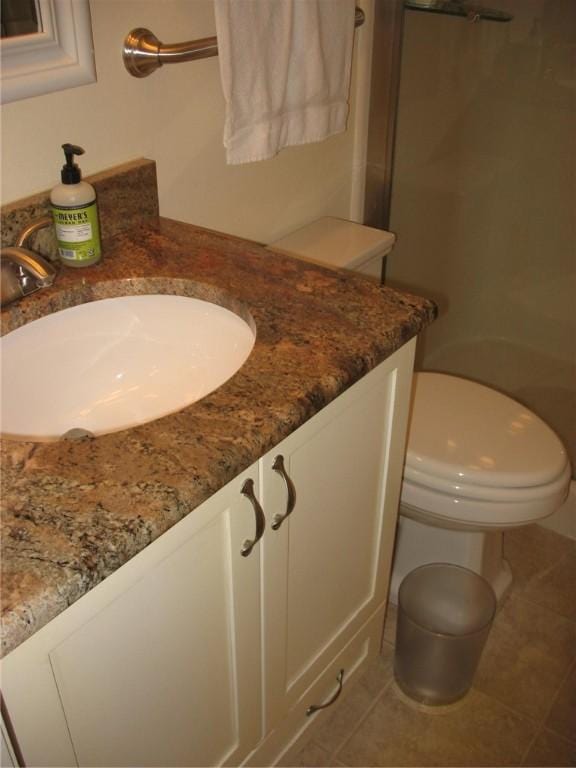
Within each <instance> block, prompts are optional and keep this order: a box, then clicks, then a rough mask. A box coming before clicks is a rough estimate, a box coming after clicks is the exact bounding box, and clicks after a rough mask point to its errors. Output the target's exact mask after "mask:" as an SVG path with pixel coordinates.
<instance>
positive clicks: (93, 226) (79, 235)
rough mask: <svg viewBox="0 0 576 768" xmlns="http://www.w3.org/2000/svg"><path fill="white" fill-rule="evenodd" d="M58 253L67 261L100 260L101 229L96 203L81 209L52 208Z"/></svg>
mask: <svg viewBox="0 0 576 768" xmlns="http://www.w3.org/2000/svg"><path fill="white" fill-rule="evenodd" d="M52 216H53V218H54V225H55V228H56V239H57V241H58V252H59V253H60V257H61V258H62V259H64V260H66V261H75V262H82V261H96V260H97V259H99V258H100V228H99V226H98V210H97V208H96V201H94V202H92V203H89V204H88V205H85V206H82V207H79V208H52Z"/></svg>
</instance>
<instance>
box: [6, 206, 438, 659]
mask: <svg viewBox="0 0 576 768" xmlns="http://www.w3.org/2000/svg"><path fill="white" fill-rule="evenodd" d="M104 248H105V258H104V259H103V261H102V262H101V263H100V264H98V265H96V266H93V267H88V268H85V269H82V270H73V269H69V268H68V269H66V268H64V269H63V270H62V272H61V274H60V275H59V277H58V279H57V281H56V284H55V286H54V287H53V288H50V289H47V290H44V291H40V292H38V293H36V294H34V295H32V296H29V297H27V298H25V299H24V300H23V301H21V302H20V303H17V304H15V305H12V307H10V308H9V309H8V310H6V311H4V312H3V313H2V321H3V329H2V331H3V333H6V332H7V331H9V330H11V329H13V328H16V327H18V326H19V325H22V324H23V323H26V322H28V321H30V320H33V319H34V318H36V317H40V316H42V315H44V314H47V313H49V312H54V311H57V310H59V309H63V308H65V307H68V306H72V305H74V304H78V303H82V302H85V301H92V300H95V299H99V298H107V297H110V296H119V295H128V294H135V293H181V294H184V295H190V296H197V297H199V298H204V299H208V300H211V301H214V302H215V303H219V304H222V305H223V306H227V307H228V308H231V309H233V310H234V311H236V312H237V313H240V314H246V312H248V313H249V314H250V315H251V316H252V318H253V320H254V322H255V325H256V329H257V337H256V344H255V346H254V350H253V352H252V354H251V356H250V357H249V358H248V360H247V362H246V363H245V364H244V366H243V367H242V368H241V369H240V371H239V372H238V373H236V375H234V376H233V377H232V378H231V379H230V380H229V381H228V382H226V383H225V384H224V385H223V386H222V387H220V388H219V389H218V390H216V391H215V392H213V393H212V394H210V395H208V396H207V397H205V398H204V399H203V400H201V401H199V402H197V403H194V404H193V405H191V406H189V407H187V408H185V409H183V410H181V411H179V412H177V413H174V414H171V415H169V416H165V417H163V418H161V419H158V420H156V421H153V422H150V423H148V424H144V425H142V426H139V427H136V428H132V429H128V430H124V431H121V432H115V433H113V434H109V435H103V436H100V437H97V438H95V439H90V438H87V439H83V440H79V441H61V442H52V443H30V442H14V441H3V442H2V445H1V460H2V476H3V489H2V653H3V654H6V653H8V652H9V651H10V650H12V649H13V648H15V647H16V646H17V645H18V644H19V643H21V642H23V641H24V640H25V639H26V638H28V637H30V636H31V635H32V634H33V633H34V632H36V631H37V630H38V629H40V628H41V627H42V626H43V625H45V624H46V623H47V622H48V621H50V620H51V619H52V618H54V617H55V616H57V615H58V614H59V613H60V612H61V611H63V610H64V609H65V608H66V607H67V606H69V605H71V604H72V603H73V602H75V601H76V600H78V599H79V598H80V597H82V595H84V594H85V593H86V592H88V591H89V590H90V589H91V588H92V587H94V586H95V585H96V584H98V583H99V582H100V581H102V580H103V579H105V578H106V577H107V576H108V575H110V574H111V573H113V572H114V571H115V570H116V569H117V568H119V567H120V566H121V565H122V564H123V563H125V562H126V561H127V560H129V559H130V558H131V557H133V556H134V555H135V554H137V553H138V552H139V551H140V550H142V549H143V548H144V547H146V546H147V545H148V544H150V542H152V541H153V540H154V539H156V538H157V537H158V536H160V535H161V534H162V533H163V532H164V531H166V530H167V529H168V528H170V527H171V526H172V525H174V524H175V523H177V522H178V521H179V520H181V519H182V518H183V517H184V516H185V515H187V514H189V513H190V512H191V511H192V510H193V509H194V508H195V507H197V506H198V505H199V504H201V503H202V502H203V501H205V500H206V499H207V498H208V497H209V496H211V495H212V494H213V493H214V492H215V491H217V490H218V489H219V488H221V487H222V486H224V485H225V484H226V483H228V482H229V481H230V480H232V479H233V478H234V477H235V476H236V475H237V474H239V473H240V472H241V471H243V470H244V469H245V468H247V467H249V466H250V465H251V464H252V463H253V462H254V461H256V460H257V459H258V458H259V457H260V456H262V455H263V454H264V453H266V452H267V451H268V450H270V449H271V448H272V447H273V446H274V445H276V444H277V443H278V442H280V441H281V440H282V439H283V438H285V437H286V436H287V435H289V434H290V433H291V432H293V431H294V430H295V429H296V428H297V427H299V426H300V425H301V424H303V423H304V422H305V421H306V420H307V419H309V418H310V417H311V416H313V415H314V414H315V413H317V412H318V411H319V410H320V409H321V408H323V407H324V406H325V405H326V404H327V403H329V402H330V401H331V400H333V399H334V398H335V397H337V396H338V395H339V394H340V393H341V392H342V391H343V390H345V389H346V388H347V387H349V386H350V385H351V384H353V383H354V382H355V381H356V380H358V379H359V378H361V377H362V376H363V375H364V374H365V373H367V372H368V371H369V370H371V369H372V368H373V367H374V366H376V365H377V364H378V363H379V362H381V361H382V360H384V359H385V358H386V357H388V356H389V355H390V354H391V353H392V352H394V351H395V350H396V349H398V348H399V347H400V346H402V345H403V344H404V343H405V342H406V341H408V340H409V339H410V338H412V337H413V336H414V335H416V334H417V333H418V332H419V331H420V330H421V329H422V328H423V327H425V326H426V325H427V324H428V323H429V322H431V321H432V320H433V319H434V316H435V307H434V305H433V303H432V302H430V301H427V300H425V299H421V298H418V297H415V296H410V295H407V294H403V293H399V292H397V291H395V290H393V289H390V288H383V287H380V286H378V285H377V284H376V283H374V282H372V281H370V280H368V279H366V278H364V277H362V276H359V275H355V274H351V273H347V272H344V271H341V270H329V269H324V268H322V267H319V266H315V265H312V264H309V263H307V262H303V261H299V260H296V259H293V258H290V257H288V256H285V255H282V254H279V253H274V252H271V251H269V250H266V249H264V248H262V247H261V246H259V245H257V244H255V243H251V242H247V241H244V240H240V239H238V238H234V237H231V236H227V235H222V234H218V233H215V232H211V231H208V230H204V229H200V228H198V227H194V226H191V225H187V224H182V223H180V222H175V221H171V220H168V219H158V220H153V223H151V224H148V225H146V226H144V227H138V228H136V229H133V230H131V231H128V232H123V233H120V234H117V235H115V236H114V237H112V238H110V239H108V240H107V241H105V243H104ZM38 386H39V387H41V386H42V382H38Z"/></svg>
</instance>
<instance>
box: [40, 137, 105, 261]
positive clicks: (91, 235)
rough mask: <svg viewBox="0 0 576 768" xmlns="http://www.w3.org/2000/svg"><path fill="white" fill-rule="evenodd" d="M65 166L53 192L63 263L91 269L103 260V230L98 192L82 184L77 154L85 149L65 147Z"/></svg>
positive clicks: (59, 250)
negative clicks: (97, 197) (101, 241)
mask: <svg viewBox="0 0 576 768" xmlns="http://www.w3.org/2000/svg"><path fill="white" fill-rule="evenodd" d="M62 149H63V150H64V155H65V156H66V164H65V165H64V166H63V167H62V172H61V179H62V183H61V184H58V186H56V187H54V189H53V190H52V192H51V193H50V203H51V204H52V216H53V218H54V226H55V228H56V239H57V241H58V254H59V256H60V260H61V261H62V262H63V263H64V264H66V265H67V266H69V267H89V266H90V265H91V264H95V263H96V262H97V261H100V256H101V254H102V249H101V246H100V227H99V224H98V209H97V207H96V192H95V190H94V187H93V186H92V185H91V184H87V183H86V182H85V181H82V173H81V171H80V168H79V167H78V166H77V165H76V163H75V162H74V155H83V154H84V150H83V149H82V147H77V146H75V145H74V144H62Z"/></svg>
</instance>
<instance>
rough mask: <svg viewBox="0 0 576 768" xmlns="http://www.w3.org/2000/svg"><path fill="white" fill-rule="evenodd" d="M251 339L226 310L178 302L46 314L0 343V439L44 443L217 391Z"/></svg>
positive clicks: (135, 420) (127, 299)
mask: <svg viewBox="0 0 576 768" xmlns="http://www.w3.org/2000/svg"><path fill="white" fill-rule="evenodd" d="M254 341H255V333H254V330H253V329H252V328H251V326H250V325H249V324H248V323H247V322H246V321H244V320H243V319H242V318H240V317H239V316H238V315H236V314H235V313H234V312H231V311H229V310H228V309H224V308H223V307H221V306H218V305H217V304H212V303H210V302H207V301H202V300H200V299H196V298H188V297H185V296H173V295H148V296H121V297H118V298H112V299H102V300H100V301H94V302H90V303H87V304H80V305H78V306H75V307H71V308H69V309H65V310H62V311H60V312H55V313H54V314H51V315H47V316H45V317H42V318H40V319H38V320H35V321H33V322H31V323H28V324H27V325H24V326H22V327H21V328H18V329H17V330H15V331H12V332H11V333H8V334H7V335H5V336H4V337H3V338H2V339H1V349H2V411H1V431H2V435H3V436H4V437H7V438H11V439H16V440H35V441H51V440H58V439H60V438H62V437H64V436H68V437H74V436H82V435H85V434H86V432H88V433H90V434H93V435H102V434H106V433H108V432H115V431H117V430H121V429H127V428H128V427H134V426H136V425H138V424H144V423H146V422H149V421H153V420H154V419H157V418H159V417H161V416H165V415H167V414H169V413H173V412H175V411H178V410H181V409H182V408H184V407H185V406H187V405H190V404H191V403H193V402H195V401H197V400H200V398H202V397H204V396H205V395H207V394H208V393H210V392H213V391H214V390H215V389H217V388H218V387H220V386H221V385H222V384H224V382H225V381H227V380H228V379H229V378H230V377H231V376H232V375H233V374H234V373H236V371H238V369H239V368H240V367H241V366H242V365H243V363H244V362H245V361H246V359H247V358H248V356H249V355H250V352H251V351H252V348H253V346H254Z"/></svg>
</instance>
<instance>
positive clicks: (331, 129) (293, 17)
mask: <svg viewBox="0 0 576 768" xmlns="http://www.w3.org/2000/svg"><path fill="white" fill-rule="evenodd" d="M354 6H355V0H215V3H214V8H215V13H216V34H217V38H218V56H219V59H220V75H221V78H222V89H223V91H224V98H225V99H226V123H225V127H224V145H225V146H226V158H227V161H228V163H230V164H237V163H247V162H250V161H253V160H265V159H266V158H269V157H272V156H273V155H275V154H276V153H277V152H279V151H280V149H282V147H287V146H291V145H294V144H306V143H308V142H312V141H320V140H322V139H325V138H326V137H328V136H332V135H333V134H335V133H340V132H341V131H344V130H345V129H346V118H347V116H348V92H349V88H350V69H351V61H352V45H353V39H354Z"/></svg>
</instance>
